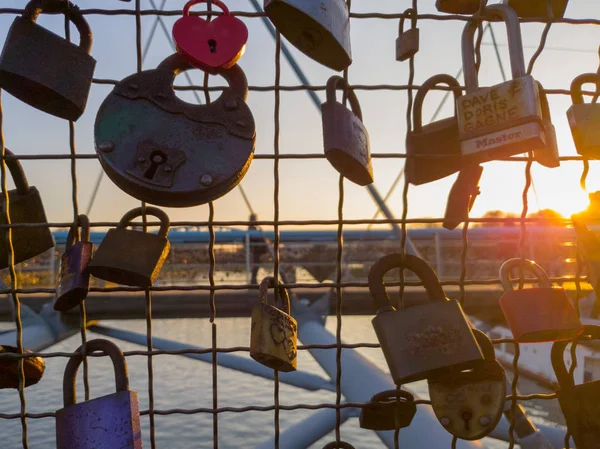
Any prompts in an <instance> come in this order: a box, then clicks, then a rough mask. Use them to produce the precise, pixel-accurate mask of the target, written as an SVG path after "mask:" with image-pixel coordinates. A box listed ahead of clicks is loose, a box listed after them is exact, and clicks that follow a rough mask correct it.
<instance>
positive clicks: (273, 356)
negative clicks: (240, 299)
mask: <svg viewBox="0 0 600 449" xmlns="http://www.w3.org/2000/svg"><path fill="white" fill-rule="evenodd" d="M274 285H275V278H274V277H271V276H269V277H266V278H264V279H263V280H262V282H261V283H260V285H259V287H258V292H259V302H258V303H256V304H255V305H254V307H253V308H252V328H251V332H250V356H251V357H252V358H253V359H254V360H256V361H257V362H259V363H262V364H263V365H265V366H268V367H269V368H272V369H275V370H278V371H284V372H288V371H295V370H296V365H297V350H296V347H297V339H298V323H297V322H296V320H295V319H294V318H293V317H292V316H291V315H290V297H289V294H288V292H287V290H286V289H285V288H283V287H279V288H278V291H279V301H281V303H282V305H283V307H284V310H281V309H278V308H277V307H275V306H272V305H270V304H268V302H267V294H268V290H269V287H272V286H274Z"/></svg>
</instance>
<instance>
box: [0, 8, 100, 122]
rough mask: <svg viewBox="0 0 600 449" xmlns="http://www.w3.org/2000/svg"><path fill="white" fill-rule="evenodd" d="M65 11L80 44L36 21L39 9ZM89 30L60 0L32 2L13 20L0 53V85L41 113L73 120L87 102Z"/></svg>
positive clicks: (90, 72) (91, 67)
mask: <svg viewBox="0 0 600 449" xmlns="http://www.w3.org/2000/svg"><path fill="white" fill-rule="evenodd" d="M42 12H43V13H48V14H65V15H67V16H68V17H69V20H70V21H71V22H73V23H74V24H75V26H76V27H77V30H78V31H79V39H80V43H79V45H75V44H72V43H71V42H69V41H67V40H66V39H64V38H62V37H60V36H58V35H56V34H54V33H52V32H50V31H48V30H47V29H45V28H43V27H41V26H40V25H38V24H37V23H35V22H36V20H37V18H38V16H39V15H40V13H42ZM91 50H92V32H91V30H90V27H89V25H88V23H87V22H86V20H85V18H84V17H83V15H82V14H81V12H80V11H79V8H78V7H77V6H75V5H73V4H72V3H70V2H68V1H64V0H31V1H30V2H29V3H28V4H27V6H26V7H25V10H24V11H23V15H22V16H20V17H17V18H16V19H15V21H14V22H13V24H12V26H11V27H10V30H9V31H8V36H7V37H6V42H5V43H4V49H3V50H2V54H1V55H0V88H2V89H4V90H6V91H7V92H8V93H10V94H11V95H13V96H15V97H16V98H18V99H19V100H21V101H24V102H25V103H27V104H29V105H31V106H33V107H34V108H36V109H39V110H40V111H44V112H47V113H48V114H52V115H54V116H56V117H60V118H64V119H68V120H73V121H75V120H77V119H78V118H79V117H80V116H81V114H83V111H84V110H85V105H86V103H87V99H88V94H89V92H90V87H91V86H92V77H93V75H94V69H95V67H96V61H95V60H94V58H92V57H91V56H90V51H91Z"/></svg>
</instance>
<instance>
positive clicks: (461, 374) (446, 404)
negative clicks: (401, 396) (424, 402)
mask: <svg viewBox="0 0 600 449" xmlns="http://www.w3.org/2000/svg"><path fill="white" fill-rule="evenodd" d="M473 334H474V335H475V338H476V339H477V343H478V344H479V347H480V348H481V351H482V352H483V355H484V357H485V360H484V361H483V363H481V364H480V365H478V366H477V367H475V368H473V369H471V370H467V371H453V372H451V373H447V374H444V375H443V376H440V377H437V378H430V379H429V380H428V381H427V383H428V386H429V398H430V399H431V407H432V408H433V412H434V413H435V416H436V417H437V419H438V421H439V422H440V424H441V425H442V426H444V428H445V429H446V430H447V431H448V432H449V433H451V434H452V435H454V436H456V437H458V438H460V439H463V440H479V439H481V438H483V437H485V436H487V435H489V434H490V433H491V432H492V431H493V430H494V429H495V428H496V426H497V425H498V423H499V422H500V419H501V418H502V413H503V412H504V407H505V402H506V374H505V372H504V369H503V368H502V365H500V363H498V362H497V361H496V353H495V351H494V346H493V345H492V341H491V340H490V339H489V337H488V336H487V335H486V334H484V333H483V332H481V331H480V330H477V329H473Z"/></svg>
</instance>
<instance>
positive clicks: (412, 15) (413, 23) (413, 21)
mask: <svg viewBox="0 0 600 449" xmlns="http://www.w3.org/2000/svg"><path fill="white" fill-rule="evenodd" d="M407 16H409V17H410V28H411V29H415V28H416V27H417V11H415V10H414V9H413V8H408V9H407V10H406V11H404V13H403V14H402V17H400V22H399V23H398V35H401V34H402V33H404V20H405V19H406V17H407Z"/></svg>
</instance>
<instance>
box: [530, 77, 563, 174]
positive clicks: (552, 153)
mask: <svg viewBox="0 0 600 449" xmlns="http://www.w3.org/2000/svg"><path fill="white" fill-rule="evenodd" d="M536 82H537V84H538V92H539V94H540V106H541V108H542V118H543V119H544V132H545V133H546V145H544V146H543V147H541V148H539V149H537V150H535V151H534V153H533V156H534V159H535V160H536V162H537V163H538V164H541V165H543V166H544V167H548V168H556V167H559V166H560V158H559V154H558V142H557V140H556V129H555V128H554V125H553V124H552V117H551V116H550V104H549V103H548V95H547V94H546V92H545V91H544V86H542V84H541V83H540V82H539V81H536Z"/></svg>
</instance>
